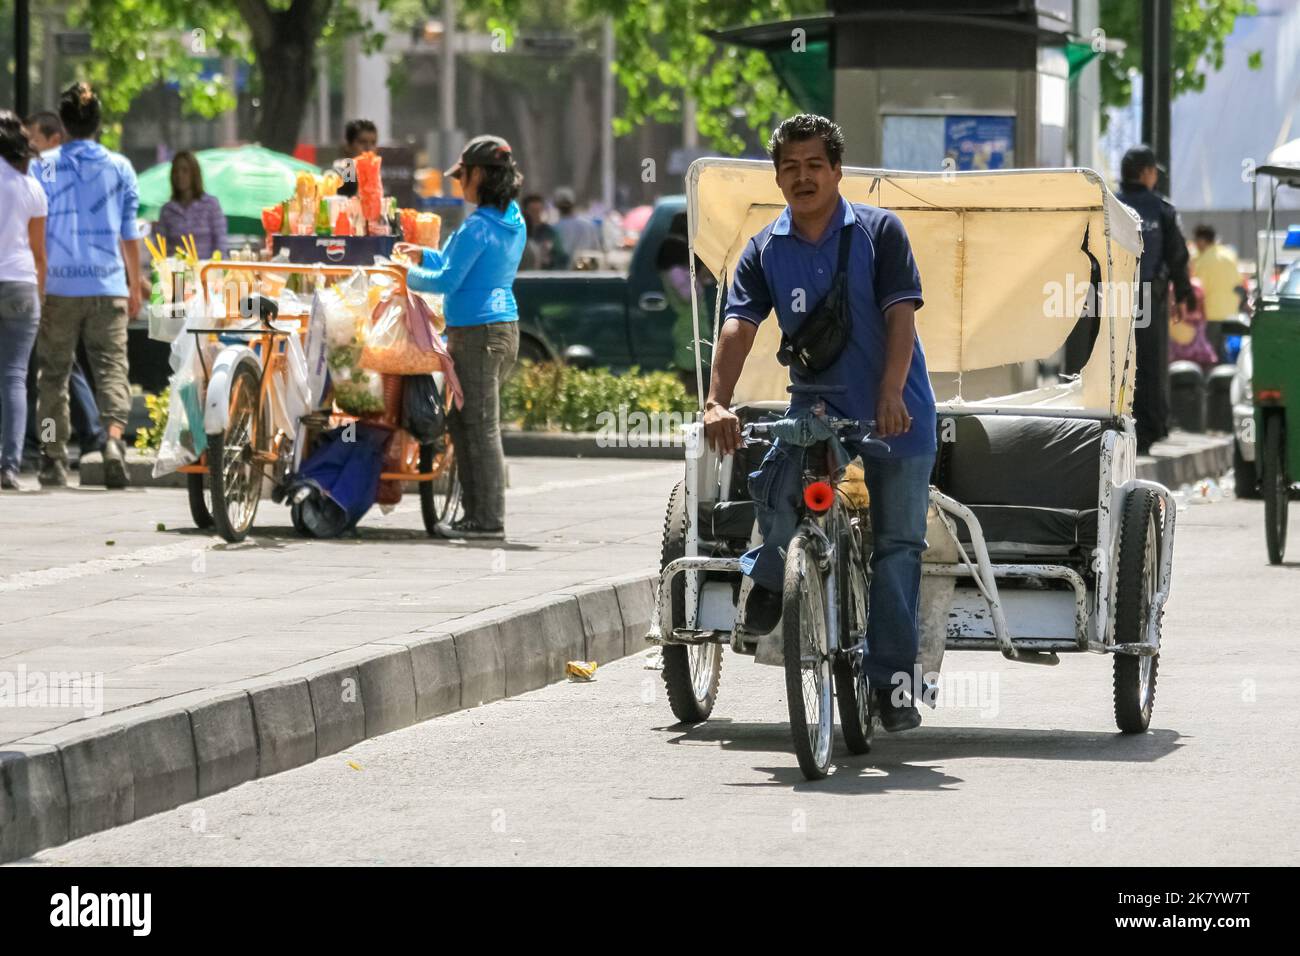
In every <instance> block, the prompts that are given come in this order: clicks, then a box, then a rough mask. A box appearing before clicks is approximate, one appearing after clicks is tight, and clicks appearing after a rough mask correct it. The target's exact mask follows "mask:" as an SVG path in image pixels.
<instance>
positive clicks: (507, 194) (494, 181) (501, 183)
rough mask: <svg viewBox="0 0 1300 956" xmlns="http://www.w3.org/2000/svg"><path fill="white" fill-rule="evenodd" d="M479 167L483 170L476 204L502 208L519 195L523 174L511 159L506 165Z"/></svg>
mask: <svg viewBox="0 0 1300 956" xmlns="http://www.w3.org/2000/svg"><path fill="white" fill-rule="evenodd" d="M479 169H481V170H483V179H482V180H481V181H480V182H479V185H478V204H479V205H480V206H495V207H496V208H497V209H502V210H504V209H505V208H506V207H507V206H509V205H510V200H512V199H514V198H515V197H516V196H518V195H519V187H520V186H522V185H523V184H524V174H523V173H521V172H520V171H519V167H518V166H516V165H515V161H514V160H513V159H511V160H510V165H508V166H480V167H479ZM466 172H468V168H467V169H466Z"/></svg>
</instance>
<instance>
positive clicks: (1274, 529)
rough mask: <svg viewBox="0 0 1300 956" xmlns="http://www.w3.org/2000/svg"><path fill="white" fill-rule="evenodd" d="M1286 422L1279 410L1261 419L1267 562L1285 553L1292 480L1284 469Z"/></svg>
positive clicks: (1261, 479)
mask: <svg viewBox="0 0 1300 956" xmlns="http://www.w3.org/2000/svg"><path fill="white" fill-rule="evenodd" d="M1285 424H1286V422H1285V421H1284V420H1283V418H1282V415H1281V413H1280V412H1271V413H1270V414H1269V415H1268V417H1267V418H1265V419H1264V447H1263V448H1261V449H1260V455H1261V456H1262V457H1261V459H1260V462H1259V464H1260V482H1259V487H1260V493H1261V495H1262V497H1263V498H1264V540H1265V542H1266V543H1267V544H1268V563H1269V564H1281V563H1282V558H1283V556H1284V555H1285V554H1286V518H1287V504H1288V499H1289V497H1290V491H1291V482H1290V480H1289V479H1288V476H1287V473H1286V433H1285V432H1284V430H1283V427H1284V426H1285Z"/></svg>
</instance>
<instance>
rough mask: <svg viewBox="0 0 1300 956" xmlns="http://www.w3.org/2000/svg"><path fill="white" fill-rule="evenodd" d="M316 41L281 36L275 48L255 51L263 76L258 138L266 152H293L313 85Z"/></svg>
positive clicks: (314, 79)
mask: <svg viewBox="0 0 1300 956" xmlns="http://www.w3.org/2000/svg"><path fill="white" fill-rule="evenodd" d="M315 47H316V44H315V40H314V38H307V37H304V36H303V35H302V34H298V35H297V36H293V37H291V36H284V37H282V38H281V39H280V40H279V41H278V42H277V43H276V45H275V47H274V48H273V49H272V50H270V51H268V52H267V53H263V51H261V50H258V51H257V66H258V69H259V70H260V71H261V73H262V108H261V109H260V110H259V111H258V117H257V139H258V141H259V142H260V143H261V144H262V145H263V146H265V147H266V148H267V149H274V150H277V151H278V152H281V153H292V152H293V149H294V147H295V146H297V145H298V131H299V130H300V129H301V128H302V120H303V117H304V116H305V115H306V111H307V106H308V103H309V102H310V99H311V93H312V90H313V88H314V86H315V83H316V63H315V59H316V58H315V55H314V53H315Z"/></svg>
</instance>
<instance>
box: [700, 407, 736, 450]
mask: <svg viewBox="0 0 1300 956" xmlns="http://www.w3.org/2000/svg"><path fill="white" fill-rule="evenodd" d="M704 438H705V441H707V442H708V443H709V448H710V449H712V450H713V451H715V452H716V453H717V454H719V455H721V456H723V457H724V458H725V457H726V456H727V455H730V454H731V453H732V452H734V451H735V450H736V449H737V448H739V447H740V446H741V444H742V439H741V436H740V419H739V418H737V417H736V416H735V415H734V414H732V411H731V409H730V408H728V407H727V406H726V405H722V404H717V403H714V404H708V405H706V407H705V409H704Z"/></svg>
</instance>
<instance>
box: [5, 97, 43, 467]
mask: <svg viewBox="0 0 1300 956" xmlns="http://www.w3.org/2000/svg"><path fill="white" fill-rule="evenodd" d="M35 155H36V153H35V151H34V150H33V149H32V146H31V143H30V142H28V139H27V133H26V132H25V131H24V130H23V126H22V123H21V121H19V119H18V117H17V116H15V115H14V114H13V113H11V112H9V111H8V110H0V209H4V211H5V212H4V215H3V216H0V375H3V376H4V381H3V395H0V401H2V402H3V407H2V408H0V489H3V490H5V491H25V490H26V489H25V488H24V487H23V484H22V482H21V481H20V480H19V478H18V472H19V471H21V470H22V463H23V436H24V435H25V434H26V431H27V362H28V359H29V358H30V356H31V354H32V345H33V344H34V343H35V342H36V331H37V329H38V328H39V327H40V323H41V297H42V296H43V295H44V294H45V213H46V208H47V205H48V204H47V201H46V198H45V191H44V190H42V189H41V187H40V184H39V183H37V182H36V180H34V179H32V178H31V177H30V176H29V175H27V167H28V164H29V163H30V162H31V160H32V158H33V157H34V156H35Z"/></svg>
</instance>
